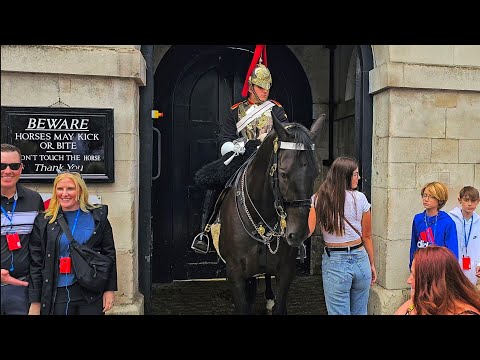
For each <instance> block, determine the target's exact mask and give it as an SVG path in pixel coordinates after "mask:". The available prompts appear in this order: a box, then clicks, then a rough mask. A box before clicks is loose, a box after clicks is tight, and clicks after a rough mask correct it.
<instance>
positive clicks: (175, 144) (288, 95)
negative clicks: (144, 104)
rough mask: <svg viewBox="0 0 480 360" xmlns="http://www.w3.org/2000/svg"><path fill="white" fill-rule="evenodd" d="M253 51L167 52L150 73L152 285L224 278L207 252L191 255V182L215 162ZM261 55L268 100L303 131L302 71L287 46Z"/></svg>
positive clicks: (197, 219)
mask: <svg viewBox="0 0 480 360" xmlns="http://www.w3.org/2000/svg"><path fill="white" fill-rule="evenodd" d="M253 48H254V47H253V46H238V45H236V46H219V45H214V46H207V45H205V46H199V45H193V46H190V45H185V46H172V47H171V48H170V49H169V50H168V52H167V53H166V54H165V56H164V57H163V59H162V61H161V62H160V64H159V66H158V68H157V71H156V72H155V80H154V82H155V92H154V107H155V108H156V109H158V110H159V111H161V112H163V114H164V116H163V117H162V118H160V119H159V120H158V121H156V122H155V123H154V127H155V128H156V129H158V130H159V132H160V134H161V137H160V139H161V142H160V144H161V150H160V153H157V152H156V151H155V150H154V154H153V164H154V169H153V174H155V173H156V170H157V169H155V167H156V166H157V165H156V164H161V165H160V166H161V169H162V171H161V174H160V176H159V177H158V179H155V180H154V181H153V184H152V229H153V257H152V264H151V265H152V280H153V282H170V281H172V280H181V279H192V278H215V277H224V276H225V274H224V266H223V263H221V260H219V258H218V257H217V255H216V254H215V253H214V251H212V252H211V253H209V254H206V255H198V254H196V253H194V252H193V251H192V250H191V249H190V244H191V241H192V239H193V237H194V236H195V234H197V233H198V232H199V231H200V224H201V206H202V201H203V195H204V194H203V192H202V191H200V190H199V189H198V188H196V186H195V185H194V183H193V176H194V174H195V172H196V171H197V170H198V169H199V168H200V167H201V166H203V165H204V164H206V163H208V162H211V161H213V160H214V159H216V158H217V156H218V152H219V151H218V143H217V134H218V131H219V125H218V124H219V121H220V118H221V117H222V116H226V114H227V111H228V108H229V107H230V106H231V105H233V104H234V103H236V102H238V101H240V100H241V97H240V92H241V89H242V86H243V82H244V79H245V72H246V70H247V69H248V66H249V64H250V61H251V58H252V54H251V51H252V50H253ZM267 51H268V64H269V68H270V70H271V72H272V77H273V86H272V89H271V98H273V99H276V100H277V101H279V102H280V103H281V104H282V105H283V106H284V107H285V109H286V112H287V114H288V116H289V118H290V121H296V122H300V123H303V124H304V125H306V126H310V124H311V122H312V96H311V91H310V85H309V83H308V80H307V78H306V75H305V73H304V70H303V68H302V66H301V65H300V63H299V62H298V60H297V59H296V57H295V56H294V55H293V54H292V53H291V51H290V50H289V49H288V48H287V47H286V46H269V48H268V50H267ZM156 141H157V140H155V141H154V146H153V148H154V149H156V147H155V146H156ZM159 156H160V158H159Z"/></svg>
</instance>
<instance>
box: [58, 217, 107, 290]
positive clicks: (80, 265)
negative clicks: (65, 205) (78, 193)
mask: <svg viewBox="0 0 480 360" xmlns="http://www.w3.org/2000/svg"><path fill="white" fill-rule="evenodd" d="M57 220H58V223H59V224H60V226H61V227H62V230H63V232H64V233H65V235H66V236H67V239H68V240H69V241H70V257H71V259H72V266H73V271H74V272H75V277H76V278H77V281H78V283H79V284H80V285H81V286H82V287H84V288H86V289H88V290H91V291H94V292H103V291H104V289H105V284H106V283H107V280H108V278H109V277H110V273H111V271H112V268H113V259H112V258H110V257H108V256H106V255H103V254H100V253H99V252H97V251H95V250H93V249H91V248H89V247H88V246H86V245H85V244H79V243H78V242H77V241H75V239H74V238H73V236H72V233H71V231H70V228H69V227H68V225H67V222H66V221H65V218H64V217H63V215H62V214H59V216H58V218H57Z"/></svg>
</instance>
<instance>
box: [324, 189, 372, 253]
mask: <svg viewBox="0 0 480 360" xmlns="http://www.w3.org/2000/svg"><path fill="white" fill-rule="evenodd" d="M370 207H371V205H370V203H369V202H368V200H367V198H366V196H365V194H364V193H361V192H360V191H357V190H347V191H346V193H345V218H347V219H348V221H350V224H352V225H353V226H354V227H355V229H357V230H358V231H360V233H361V232H362V217H363V213H365V212H367V211H368V210H370ZM322 234H323V239H324V240H325V242H327V243H335V244H340V243H345V242H348V241H352V240H356V239H358V238H359V237H360V236H359V235H358V234H357V233H356V232H355V230H353V229H352V227H351V226H350V225H348V223H347V222H345V234H344V235H343V236H337V235H335V234H333V235H332V234H329V233H327V232H326V231H325V230H324V229H322Z"/></svg>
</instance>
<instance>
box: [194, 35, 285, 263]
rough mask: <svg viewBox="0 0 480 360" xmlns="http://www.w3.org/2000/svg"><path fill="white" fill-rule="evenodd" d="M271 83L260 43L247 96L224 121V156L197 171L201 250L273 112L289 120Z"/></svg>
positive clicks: (207, 245)
mask: <svg viewBox="0 0 480 360" xmlns="http://www.w3.org/2000/svg"><path fill="white" fill-rule="evenodd" d="M271 86H272V75H271V73H270V70H269V69H268V67H267V53H266V46H265V45H257V46H256V48H255V51H254V54H253V59H252V62H251V64H250V67H249V69H248V72H247V75H246V78H245V82H244V86H243V90H242V97H246V99H244V100H242V101H240V102H238V103H236V104H234V105H233V106H232V107H231V108H230V111H229V113H228V116H227V117H226V118H225V119H224V120H223V121H222V123H221V129H220V143H221V148H220V153H221V155H222V156H221V158H220V159H218V160H216V161H214V162H212V163H209V164H207V165H205V166H204V167H202V168H201V169H200V170H198V171H197V173H196V174H195V179H194V180H195V183H196V184H197V185H199V186H201V187H202V188H204V189H205V190H206V193H205V199H204V203H203V210H202V229H203V230H202V232H200V233H199V234H198V235H197V236H195V238H194V240H193V243H192V245H191V248H192V249H193V250H195V251H196V252H198V253H202V254H205V253H207V252H208V251H209V248H210V241H209V240H210V239H209V237H208V232H210V231H211V225H212V223H213V221H214V220H215V218H216V215H217V213H218V209H219V207H220V204H221V202H222V200H223V196H224V195H225V193H226V191H222V190H225V189H226V188H228V187H229V185H231V184H227V183H228V181H229V179H231V178H232V177H233V175H234V174H235V173H236V172H237V171H238V170H239V169H240V167H241V166H242V165H243V164H244V163H245V162H246V161H247V159H248V158H249V157H250V156H252V154H253V153H255V151H256V150H257V148H258V146H259V145H260V144H261V142H262V141H263V139H264V138H265V137H266V136H267V134H268V133H269V132H270V130H272V127H273V120H272V113H274V115H275V117H276V118H277V119H278V120H279V121H280V122H281V123H282V124H284V125H285V124H287V123H288V118H287V114H286V113H285V109H284V108H283V107H282V105H280V103H278V102H277V101H275V100H273V99H269V94H270V88H271ZM247 95H248V96H247ZM226 184H227V186H226ZM214 204H215V207H213V205H214ZM212 210H213V213H212Z"/></svg>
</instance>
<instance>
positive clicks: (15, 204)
mask: <svg viewBox="0 0 480 360" xmlns="http://www.w3.org/2000/svg"><path fill="white" fill-rule="evenodd" d="M16 207H17V200H16V199H15V201H14V202H13V207H12V214H11V215H12V217H10V216H8V213H7V211H6V210H5V209H4V208H3V206H2V212H3V213H4V214H5V216H6V217H7V219H8V220H10V230H11V229H12V226H13V214H14V213H15V208H16Z"/></svg>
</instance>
